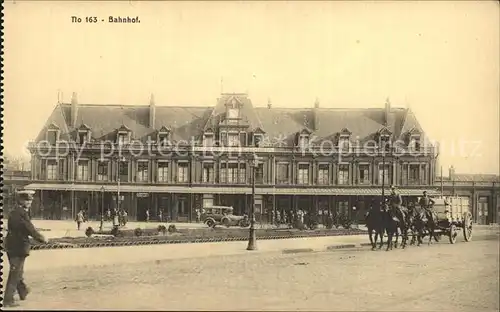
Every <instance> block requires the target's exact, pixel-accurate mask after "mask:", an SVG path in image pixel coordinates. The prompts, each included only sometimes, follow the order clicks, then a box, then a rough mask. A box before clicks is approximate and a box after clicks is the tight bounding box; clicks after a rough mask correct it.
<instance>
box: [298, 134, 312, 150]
mask: <svg viewBox="0 0 500 312" xmlns="http://www.w3.org/2000/svg"><path fill="white" fill-rule="evenodd" d="M310 137H311V131H309V130H308V129H303V130H302V131H300V132H299V133H297V146H298V147H300V148H306V147H307V146H308V145H309V139H310Z"/></svg>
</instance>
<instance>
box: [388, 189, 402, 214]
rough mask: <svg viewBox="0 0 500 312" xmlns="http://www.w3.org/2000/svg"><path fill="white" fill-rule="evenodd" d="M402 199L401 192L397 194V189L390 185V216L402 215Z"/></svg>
mask: <svg viewBox="0 0 500 312" xmlns="http://www.w3.org/2000/svg"><path fill="white" fill-rule="evenodd" d="M402 204H403V199H402V198H401V194H399V192H398V190H397V189H396V187H395V186H394V185H391V195H390V196H389V205H390V207H391V214H392V216H398V215H402V216H404V213H403V209H402V206H401V205H402Z"/></svg>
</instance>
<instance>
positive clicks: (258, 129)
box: [253, 127, 266, 134]
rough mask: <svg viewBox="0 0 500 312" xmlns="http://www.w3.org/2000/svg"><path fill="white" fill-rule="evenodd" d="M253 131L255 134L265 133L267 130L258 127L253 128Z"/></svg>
mask: <svg viewBox="0 0 500 312" xmlns="http://www.w3.org/2000/svg"><path fill="white" fill-rule="evenodd" d="M253 133H254V134H265V133H266V132H265V131H264V130H262V128H261V127H257V128H255V129H254V130H253Z"/></svg>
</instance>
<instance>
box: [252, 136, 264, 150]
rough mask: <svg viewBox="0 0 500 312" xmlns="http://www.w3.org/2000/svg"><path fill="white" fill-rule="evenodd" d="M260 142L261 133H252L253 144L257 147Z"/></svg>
mask: <svg viewBox="0 0 500 312" xmlns="http://www.w3.org/2000/svg"><path fill="white" fill-rule="evenodd" d="M261 142H262V134H254V135H253V144H254V145H255V146H256V147H259V146H260V143H261Z"/></svg>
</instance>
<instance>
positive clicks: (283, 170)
mask: <svg viewBox="0 0 500 312" xmlns="http://www.w3.org/2000/svg"><path fill="white" fill-rule="evenodd" d="M276 183H277V184H289V183H290V171H289V164H288V163H278V164H277V165H276Z"/></svg>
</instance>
